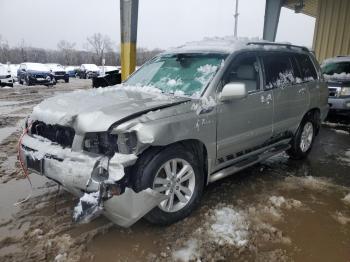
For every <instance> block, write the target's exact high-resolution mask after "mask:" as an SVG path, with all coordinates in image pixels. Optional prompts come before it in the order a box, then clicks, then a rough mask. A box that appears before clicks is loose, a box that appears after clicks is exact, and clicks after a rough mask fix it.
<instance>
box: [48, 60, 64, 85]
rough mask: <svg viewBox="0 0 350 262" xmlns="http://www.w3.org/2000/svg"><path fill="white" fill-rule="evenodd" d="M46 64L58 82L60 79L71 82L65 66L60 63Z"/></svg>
mask: <svg viewBox="0 0 350 262" xmlns="http://www.w3.org/2000/svg"><path fill="white" fill-rule="evenodd" d="M46 66H47V67H48V68H49V69H50V72H51V74H52V76H53V78H54V80H55V82H57V81H58V80H64V82H66V83H68V82H69V75H68V74H67V72H66V70H65V69H64V67H63V66H62V65H60V64H46Z"/></svg>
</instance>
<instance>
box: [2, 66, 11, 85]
mask: <svg viewBox="0 0 350 262" xmlns="http://www.w3.org/2000/svg"><path fill="white" fill-rule="evenodd" d="M13 82H14V81H13V77H12V75H11V69H10V67H9V65H4V64H0V86H1V87H4V86H9V87H13Z"/></svg>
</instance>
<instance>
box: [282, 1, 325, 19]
mask: <svg viewBox="0 0 350 262" xmlns="http://www.w3.org/2000/svg"><path fill="white" fill-rule="evenodd" d="M318 1H319V0H285V3H284V6H285V7H287V8H289V9H292V10H295V7H296V6H298V5H300V3H303V4H304V7H303V8H302V9H301V10H300V13H303V14H306V15H309V16H312V17H316V16H317V8H318Z"/></svg>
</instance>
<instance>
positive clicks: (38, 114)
mask: <svg viewBox="0 0 350 262" xmlns="http://www.w3.org/2000/svg"><path fill="white" fill-rule="evenodd" d="M188 100H189V99H187V98H184V97H174V96H170V95H164V94H162V93H161V92H160V90H159V89H156V88H153V87H131V86H122V85H117V86H114V87H108V88H99V89H89V90H84V91H75V92H71V93H67V94H62V95H58V96H55V97H51V98H48V99H46V100H44V101H43V102H42V103H40V104H39V105H37V106H36V107H34V110H33V113H32V115H31V116H30V119H29V120H30V121H35V120H39V121H42V122H44V123H46V124H52V125H53V124H58V125H62V126H71V127H73V128H74V129H75V131H76V132H77V133H85V132H102V131H107V130H108V129H109V127H111V125H113V124H114V123H116V122H118V121H122V120H123V119H130V117H131V118H132V117H137V116H139V115H140V114H144V113H147V112H149V111H152V110H157V109H159V108H163V107H168V106H172V105H174V104H178V103H179V102H180V103H181V102H185V101H188Z"/></svg>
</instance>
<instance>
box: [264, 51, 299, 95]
mask: <svg viewBox="0 0 350 262" xmlns="http://www.w3.org/2000/svg"><path fill="white" fill-rule="evenodd" d="M263 62H264V68H265V79H266V88H268V89H271V88H277V87H284V86H286V85H289V84H291V83H293V82H294V72H293V67H292V63H291V59H290V56H289V55H286V54H273V55H270V54H269V55H268V56H264V57H263Z"/></svg>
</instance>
